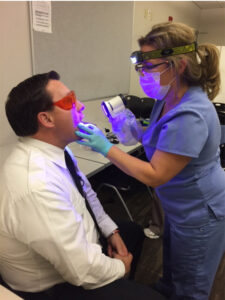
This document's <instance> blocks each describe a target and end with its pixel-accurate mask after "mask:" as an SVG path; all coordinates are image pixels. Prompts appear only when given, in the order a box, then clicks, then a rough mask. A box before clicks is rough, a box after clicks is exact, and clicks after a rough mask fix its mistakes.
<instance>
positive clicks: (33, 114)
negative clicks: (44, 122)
mask: <svg viewBox="0 0 225 300" xmlns="http://www.w3.org/2000/svg"><path fill="white" fill-rule="evenodd" d="M50 79H54V80H59V79H60V76H59V74H58V73H57V72H55V71H51V72H48V73H43V74H37V75H34V76H32V77H30V78H28V79H26V80H24V81H22V82H21V83H19V84H18V85H17V86H16V87H14V88H13V89H12V90H11V92H10V93H9V95H8V98H7V101H6V104H5V111H6V116H7V118H8V121H9V124H10V125H11V127H12V129H13V130H14V132H15V133H16V135H18V136H30V135H33V134H35V133H36V132H37V131H38V120H37V115H38V113H39V112H41V111H47V110H51V109H53V102H52V98H51V96H50V94H49V93H47V91H46V85H47V84H48V81H49V80H50Z"/></svg>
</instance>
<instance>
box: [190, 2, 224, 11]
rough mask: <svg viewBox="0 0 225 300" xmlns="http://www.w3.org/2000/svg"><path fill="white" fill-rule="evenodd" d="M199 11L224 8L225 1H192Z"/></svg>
mask: <svg viewBox="0 0 225 300" xmlns="http://www.w3.org/2000/svg"><path fill="white" fill-rule="evenodd" d="M193 2H194V3H195V5H197V6H198V7H199V8H201V9H212V8H225V1H218V0H214V1H193Z"/></svg>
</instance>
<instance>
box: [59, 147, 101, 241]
mask: <svg viewBox="0 0 225 300" xmlns="http://www.w3.org/2000/svg"><path fill="white" fill-rule="evenodd" d="M64 155H65V162H66V166H67V168H68V170H69V172H70V174H71V176H72V178H73V181H74V183H75V185H76V187H77V189H78V191H79V192H80V194H81V195H82V196H83V197H84V199H85V204H86V207H87V210H88V211H89V213H90V215H91V217H92V219H93V221H94V223H95V226H96V229H97V231H98V233H99V241H100V243H101V244H102V246H105V238H104V236H103V235H102V232H101V230H100V228H99V226H98V223H97V220H96V218H95V215H94V213H93V211H92V209H91V206H90V204H89V203H88V200H87V198H86V194H85V192H84V189H83V184H84V182H83V179H82V178H81V176H80V175H79V174H78V172H77V171H78V170H77V167H76V166H75V165H74V162H73V160H72V158H71V156H70V155H69V153H68V152H67V151H66V150H65V151H64Z"/></svg>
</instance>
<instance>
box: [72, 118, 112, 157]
mask: <svg viewBox="0 0 225 300" xmlns="http://www.w3.org/2000/svg"><path fill="white" fill-rule="evenodd" d="M77 127H78V128H79V129H81V130H82V132H80V131H75V133H76V135H77V136H79V137H81V138H82V139H85V140H86V141H84V140H78V141H76V143H78V144H80V145H83V146H88V147H91V149H92V150H94V151H96V152H99V153H101V154H103V155H104V156H106V155H107V153H108V152H109V149H110V148H111V147H112V146H113V144H111V143H110V142H109V140H108V139H107V138H106V137H105V135H104V134H103V133H102V131H101V130H100V129H99V128H98V127H96V126H95V125H93V124H88V125H86V126H84V125H83V124H82V123H79V124H78V125H77ZM84 132H86V133H84Z"/></svg>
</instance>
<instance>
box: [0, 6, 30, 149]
mask: <svg viewBox="0 0 225 300" xmlns="http://www.w3.org/2000/svg"><path fill="white" fill-rule="evenodd" d="M28 21H29V19H28V4H27V3H26V2H0V36H1V47H0V70H1V71H0V146H2V145H5V144H9V143H12V142H13V141H15V139H16V136H15V134H14V132H13V131H12V129H11V127H10V126H9V124H8V121H7V119H6V116H5V101H6V98H7V95H8V93H9V91H10V90H11V89H12V87H13V86H15V85H16V84H18V83H19V82H20V81H22V80H23V79H25V78H27V77H29V76H31V49H30V36H29V23H28Z"/></svg>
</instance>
